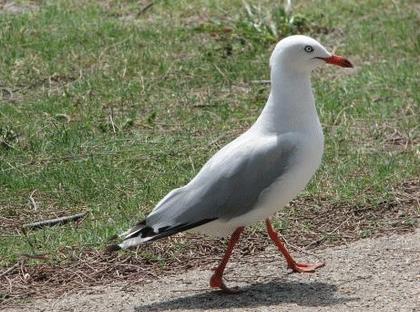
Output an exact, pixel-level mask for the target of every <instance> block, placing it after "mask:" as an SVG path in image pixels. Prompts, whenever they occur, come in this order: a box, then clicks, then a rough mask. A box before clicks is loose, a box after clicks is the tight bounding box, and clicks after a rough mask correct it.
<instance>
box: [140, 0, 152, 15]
mask: <svg viewBox="0 0 420 312" xmlns="http://www.w3.org/2000/svg"><path fill="white" fill-rule="evenodd" d="M154 4H155V3H154V2H153V1H151V2H149V3H148V4H146V5H145V6H144V7H143V8H142V9H141V10H140V12H139V13H137V17H139V16H140V15H142V14H144V13H145V12H146V11H147V10H148V9H150V8H151V7H152V6H153V5H154Z"/></svg>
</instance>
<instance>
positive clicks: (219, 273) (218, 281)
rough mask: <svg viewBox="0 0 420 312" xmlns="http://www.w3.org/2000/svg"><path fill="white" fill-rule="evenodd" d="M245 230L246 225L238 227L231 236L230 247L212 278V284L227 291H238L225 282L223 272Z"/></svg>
mask: <svg viewBox="0 0 420 312" xmlns="http://www.w3.org/2000/svg"><path fill="white" fill-rule="evenodd" d="M243 231H244V227H243V226H241V227H238V228H237V229H236V230H235V232H233V234H232V236H231V237H230V240H229V243H228V247H227V249H226V252H225V255H224V256H223V259H222V261H221V262H220V264H219V266H218V267H217V268H216V269H215V272H214V274H213V276H212V277H211V278H210V286H211V287H213V288H220V289H221V290H222V291H223V292H225V293H237V292H238V291H237V290H235V289H230V288H228V287H227V286H226V285H225V283H224V282H223V272H224V271H225V268H226V264H227V263H228V261H229V258H230V255H231V254H232V251H233V248H234V247H235V245H236V243H237V242H238V240H239V237H240V236H241V234H242V232H243Z"/></svg>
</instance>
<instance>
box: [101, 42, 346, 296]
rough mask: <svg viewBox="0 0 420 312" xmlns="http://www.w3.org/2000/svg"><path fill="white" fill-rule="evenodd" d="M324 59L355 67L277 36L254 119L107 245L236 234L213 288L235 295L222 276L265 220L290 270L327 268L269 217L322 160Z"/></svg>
mask: <svg viewBox="0 0 420 312" xmlns="http://www.w3.org/2000/svg"><path fill="white" fill-rule="evenodd" d="M324 64H334V65H338V66H341V67H353V65H352V64H351V62H350V61H348V60H347V59H346V58H344V57H342V56H338V55H334V54H331V53H330V52H328V51H327V49H325V48H324V47H323V46H322V45H321V44H320V43H319V42H318V41H316V40H315V39H312V38H310V37H307V36H303V35H294V36H289V37H286V38H284V39H282V40H281V41H279V42H278V43H277V45H276V46H275V48H274V50H273V52H272V55H271V58H270V68H271V92H270V95H269V97H268V100H267V103H266V104H265V107H264V109H263V110H262V112H261V114H260V116H259V117H258V118H257V120H256V122H255V123H254V124H253V125H252V126H251V127H250V128H249V129H248V130H247V131H246V132H244V133H243V134H242V135H240V136H239V137H238V138H236V139H235V140H233V141H232V142H230V143H229V144H227V145H226V146H224V147H223V148H222V149H220V150H219V151H218V152H217V153H216V154H214V155H213V156H212V157H211V158H210V159H209V160H208V161H207V163H206V164H205V165H204V166H203V167H202V168H201V170H200V171H199V172H198V174H197V175H196V176H195V177H194V178H193V179H192V180H191V181H190V182H189V183H188V184H186V185H184V186H182V187H179V188H177V189H174V190H172V191H171V192H169V193H168V194H167V195H166V196H165V197H164V198H163V199H162V200H161V201H160V202H159V203H158V204H157V205H156V206H155V208H154V209H153V211H152V212H151V213H150V214H149V215H148V216H147V217H146V218H145V219H144V220H142V221H141V222H139V223H137V224H136V225H134V226H133V227H132V228H131V229H129V230H128V231H126V232H125V233H123V234H121V235H120V237H121V238H123V240H122V242H121V243H120V244H114V245H111V246H108V249H107V250H108V251H116V250H119V249H127V248H132V247H135V246H138V245H140V244H143V243H146V242H152V241H155V240H158V239H161V238H164V237H168V236H170V235H173V234H176V233H179V232H182V231H187V230H190V231H194V232H197V233H201V234H207V235H211V236H216V237H225V236H228V235H230V240H229V241H228V246H227V250H226V252H225V254H224V256H223V258H222V260H221V262H220V264H219V265H218V266H217V267H216V268H215V269H214V274H213V275H212V276H211V278H210V286H211V287H212V288H217V289H220V290H222V291H223V292H226V293H234V292H237V291H238V290H237V289H234V288H232V289H231V288H228V287H227V286H226V285H225V283H224V281H223V272H224V270H225V267H226V265H227V263H228V260H229V258H230V256H231V254H232V251H233V249H234V246H235V244H236V243H237V242H238V240H239V238H240V236H241V234H242V232H243V231H244V228H245V227H246V226H248V225H251V224H254V223H256V222H258V221H262V220H265V225H266V228H267V232H268V236H269V237H270V238H271V240H272V241H273V242H274V244H275V245H276V246H277V248H278V250H279V251H280V252H281V253H282V254H283V256H284V257H285V259H286V262H287V266H288V268H289V269H291V270H292V271H293V272H314V271H315V270H316V269H318V268H320V267H322V266H324V263H318V264H309V263H298V262H296V261H295V260H294V258H293V257H292V256H291V255H290V253H289V252H288V250H287V249H286V247H285V245H284V242H283V240H282V239H281V238H280V237H279V235H278V234H277V232H276V231H275V230H274V228H273V226H272V224H271V217H272V216H273V215H274V214H275V213H276V212H277V211H279V210H280V209H282V208H283V207H284V206H286V205H287V204H288V203H289V202H290V201H291V200H292V199H293V198H294V197H295V196H296V195H297V194H298V193H299V192H301V191H302V190H303V189H304V188H305V186H306V185H307V183H308V182H309V181H310V179H311V178H312V176H313V175H314V173H315V171H316V170H317V168H318V167H319V165H320V163H321V158H322V154H323V149H324V136H323V133H322V127H321V124H320V121H319V118H318V114H317V111H316V108H315V100H314V95H313V92H312V87H311V79H310V75H311V72H312V70H314V69H315V68H317V67H319V66H321V65H324Z"/></svg>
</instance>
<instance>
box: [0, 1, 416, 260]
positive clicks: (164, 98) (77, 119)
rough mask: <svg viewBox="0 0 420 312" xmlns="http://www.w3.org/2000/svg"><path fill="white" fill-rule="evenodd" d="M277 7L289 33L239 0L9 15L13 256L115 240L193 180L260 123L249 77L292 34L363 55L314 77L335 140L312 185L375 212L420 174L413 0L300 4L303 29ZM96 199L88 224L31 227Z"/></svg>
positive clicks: (1, 77) (89, 5)
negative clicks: (349, 66) (258, 23)
mask: <svg viewBox="0 0 420 312" xmlns="http://www.w3.org/2000/svg"><path fill="white" fill-rule="evenodd" d="M259 2H260V1H249V3H251V4H252V3H255V4H257V3H259ZM19 3H23V4H24V3H25V2H24V1H21V2H19ZM264 3H266V7H265V8H266V9H263V10H262V11H261V12H260V13H259V14H262V16H263V17H264V18H265V19H264V18H263V20H264V21H265V22H264V23H268V24H267V25H268V26H270V24H269V23H270V22H267V20H268V21H274V22H275V25H276V27H277V29H278V32H279V33H273V32H272V31H271V30H270V27H265V26H264V27H262V30H259V29H256V28H255V27H253V26H252V17H250V16H249V15H247V14H246V10H245V8H244V6H243V3H242V1H204V0H202V1H199V0H195V1H156V3H155V5H154V6H153V7H151V8H150V9H149V10H147V11H146V12H144V13H143V14H142V15H139V16H137V13H138V12H139V11H140V7H139V4H138V1H96V2H95V1H39V3H38V5H37V9H36V10H33V11H32V12H31V11H29V12H23V13H21V14H10V13H4V14H0V91H1V92H0V95H2V99H1V102H0V190H1V192H0V226H1V233H0V265H1V266H7V265H10V264H11V263H13V262H14V261H16V260H17V259H18V258H19V257H20V256H21V255H22V254H24V253H29V254H31V253H48V254H50V257H51V258H52V259H53V261H58V260H60V259H63V258H65V257H66V256H67V255H68V253H69V252H66V250H67V249H70V250H73V249H76V250H81V249H84V248H94V249H95V248H102V247H103V245H104V244H105V243H106V241H107V239H108V238H109V237H110V236H111V235H113V234H115V233H118V232H120V231H121V230H123V229H126V228H127V227H128V226H130V225H131V224H132V223H133V222H135V221H137V220H139V219H141V218H142V217H143V216H145V215H146V214H147V213H148V212H149V211H150V210H151V209H152V208H153V206H154V204H155V203H157V201H158V200H159V199H160V198H161V197H163V196H164V195H165V194H166V193H167V192H168V191H169V190H171V189H172V188H174V187H176V186H179V185H182V184H184V183H186V182H187V181H189V179H190V178H191V177H193V176H194V174H196V173H197V172H198V170H199V168H200V166H201V165H202V164H203V163H204V162H205V161H206V160H207V159H208V158H209V157H210V156H211V155H212V154H213V153H214V152H215V151H216V150H218V149H219V147H220V146H221V145H223V144H225V143H227V142H228V141H229V140H231V139H233V138H234V137H235V136H236V135H238V134H239V133H240V132H241V131H244V130H245V129H246V128H247V127H249V126H250V125H251V124H252V122H253V121H254V120H255V119H256V117H257V116H258V113H259V111H260V110H261V109H262V107H263V105H264V103H265V99H266V97H267V95H268V92H269V88H268V86H265V85H261V84H256V83H253V82H252V81H254V80H263V79H268V77H269V69H268V58H269V55H270V52H271V50H272V48H273V46H274V44H275V42H276V40H277V39H278V38H277V37H282V36H285V35H287V34H292V33H298V32H299V33H305V34H308V35H311V36H314V37H317V38H319V39H320V40H321V41H322V42H323V43H324V44H325V45H326V46H328V47H329V48H333V47H338V51H337V53H338V54H343V55H346V56H347V57H348V58H349V59H351V60H352V61H353V62H354V63H355V65H356V69H355V70H354V71H351V74H349V73H348V72H346V71H345V70H343V69H340V68H330V67H329V68H323V69H321V70H319V71H318V72H317V73H315V74H314V77H313V81H314V88H315V92H316V98H317V106H318V111H319V113H320V118H321V121H322V123H323V125H324V129H325V135H326V152H325V157H324V162H323V166H322V168H321V169H320V170H319V172H318V174H317V176H316V178H315V179H314V180H313V181H312V183H311V185H310V186H309V188H308V189H307V191H306V192H305V193H304V194H303V195H302V196H304V197H311V196H314V197H320V196H322V197H325V198H326V200H327V201H328V202H329V203H331V204H332V205H337V207H340V206H343V205H351V206H367V207H369V208H370V209H375V208H376V207H379V206H380V205H381V203H383V201H384V200H393V196H394V193H393V192H392V190H394V189H395V188H398V187H399V185H401V184H402V183H403V182H405V181H410V180H414V179H418V176H419V174H420V172H419V168H420V166H419V165H420V164H419V159H418V142H419V137H418V114H419V109H418V103H419V92H418V86H419V67H418V55H419V53H420V47H419V42H420V40H419V37H418V35H416V34H418V32H417V29H418V27H419V23H418V18H417V15H416V13H415V11H414V10H415V7H416V5H415V1H401V2H396V1H374V0H370V1H364V2H360V1H359V2H357V3H356V2H355V1H340V2H337V1H320V0H319V1H304V2H303V3H302V1H300V2H299V6H298V7H297V8H295V13H296V14H299V16H300V17H299V18H301V19H303V20H304V21H303V22H302V23H303V25H299V24H296V25H295V24H293V23H290V20H286V21H283V20H282V18H283V17H284V16H283V15H281V14H280V13H281V12H280V11H279V10H278V8H277V9H276V7H275V6H274V5H273V4H269V2H268V1H264ZM271 10H274V11H275V12H277V13H270V11H271ZM278 12H280V13H278ZM276 14H277V15H276ZM278 14H280V15H278ZM276 23H277V24H276ZM281 23H283V24H281ZM416 117H417V118H416ZM111 119H112V122H111ZM416 185H417V186H418V183H417V184H416ZM34 191H35V192H34ZM32 192H34V193H33V198H34V199H35V201H36V202H37V204H38V209H37V210H36V211H35V210H34V209H33V207H31V206H30V205H29V204H28V197H29V196H30V194H31V193H32ZM412 209H416V207H414V206H413V207H412ZM417 209H418V208H417ZM87 210H88V211H89V212H90V213H89V215H88V217H87V219H86V220H85V221H84V222H83V223H82V224H80V225H79V226H76V225H66V226H62V227H54V228H48V229H44V230H39V231H36V232H30V233H27V234H26V235H24V234H23V233H22V232H21V231H20V230H19V226H20V225H22V224H23V223H25V222H30V221H35V220H38V219H45V218H49V217H54V216H58V215H67V214H71V213H75V212H79V211H87ZM295 214H296V216H298V215H299V211H298V210H296V213H295Z"/></svg>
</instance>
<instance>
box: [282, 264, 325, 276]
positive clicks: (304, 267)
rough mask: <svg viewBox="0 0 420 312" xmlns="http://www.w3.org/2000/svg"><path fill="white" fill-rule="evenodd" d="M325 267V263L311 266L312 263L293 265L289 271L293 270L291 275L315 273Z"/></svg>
mask: <svg viewBox="0 0 420 312" xmlns="http://www.w3.org/2000/svg"><path fill="white" fill-rule="evenodd" d="M323 266H325V263H316V264H311V263H297V262H295V263H293V264H291V265H289V269H291V270H292V272H291V273H295V272H297V273H313V272H315V270H316V269H318V268H321V267H323Z"/></svg>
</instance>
